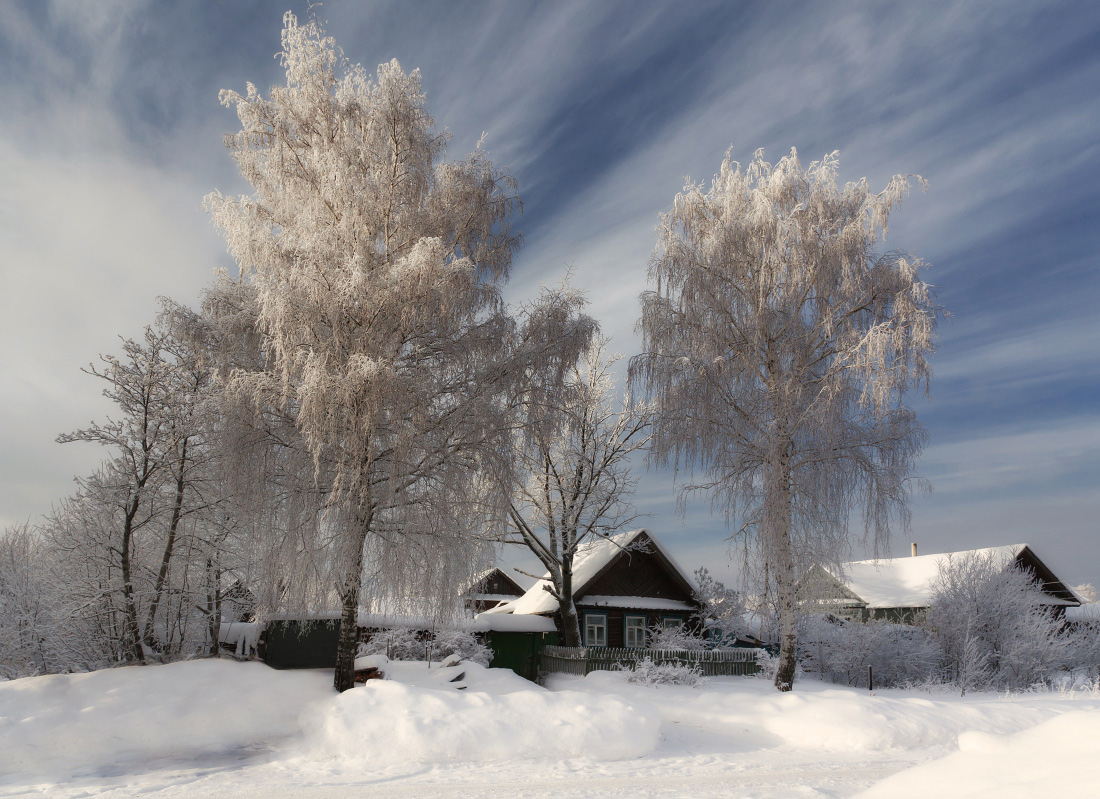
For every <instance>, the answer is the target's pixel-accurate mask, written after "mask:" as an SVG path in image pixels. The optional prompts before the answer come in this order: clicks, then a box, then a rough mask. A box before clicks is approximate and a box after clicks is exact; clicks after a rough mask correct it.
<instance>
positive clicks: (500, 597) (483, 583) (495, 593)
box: [466, 569, 523, 613]
mask: <svg viewBox="0 0 1100 799" xmlns="http://www.w3.org/2000/svg"><path fill="white" fill-rule="evenodd" d="M521 596H523V586H521V585H520V584H519V583H517V582H516V581H515V580H513V579H512V578H511V577H509V576H508V575H507V574H505V573H504V572H503V571H502V570H500V569H489V570H488V571H486V572H483V573H482V574H480V575H478V576H477V577H476V578H475V579H474V581H473V583H471V585H470V587H469V589H468V590H467V592H466V607H467V608H468V609H469V610H472V611H473V612H474V613H481V612H482V611H485V610H488V609H489V608H495V607H496V606H497V605H499V604H500V603H501V602H511V601H512V600H514V599H518V598H519V597H521Z"/></svg>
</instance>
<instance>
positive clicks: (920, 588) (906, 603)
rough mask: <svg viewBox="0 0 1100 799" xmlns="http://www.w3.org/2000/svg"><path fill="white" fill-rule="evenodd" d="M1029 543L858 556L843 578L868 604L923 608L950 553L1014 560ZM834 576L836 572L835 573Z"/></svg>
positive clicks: (1062, 601) (1058, 601)
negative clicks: (907, 554)
mask: <svg viewBox="0 0 1100 799" xmlns="http://www.w3.org/2000/svg"><path fill="white" fill-rule="evenodd" d="M1027 548H1028V545H1027V544H1006V545H1003V546H997V547H985V548H983V549H971V550H964V551H960V552H944V553H940V554H936V555H917V556H915V557H907V558H883V559H881V560H857V561H851V562H849V563H843V564H841V568H842V570H843V573H844V577H843V578H841V582H844V583H846V584H847V586H848V588H850V589H851V590H852V592H854V593H855V594H857V595H858V596H859V597H860V598H861V599H862V600H864V601H865V602H866V603H867V607H868V608H922V607H928V605H929V604H930V603H931V594H932V584H933V582H935V580H936V578H937V577H938V576H939V573H940V563H942V562H943V561H944V560H945V559H946V558H947V557H948V556H953V557H961V556H964V555H969V554H974V555H978V556H981V557H990V556H992V558H993V559H994V560H995V561H1003V562H1004V563H1006V564H1007V563H1011V562H1012V561H1013V560H1015V559H1016V558H1017V557H1018V556H1019V555H1020V554H1021V553H1022V552H1023V551H1024V550H1025V549H1027ZM834 576H837V575H835V574H834ZM1048 604H1057V605H1074V604H1076V603H1075V602H1073V601H1071V600H1066V599H1059V598H1057V597H1053V596H1051V597H1049V599H1048Z"/></svg>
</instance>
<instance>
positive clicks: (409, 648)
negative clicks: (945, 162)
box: [358, 627, 493, 666]
mask: <svg viewBox="0 0 1100 799" xmlns="http://www.w3.org/2000/svg"><path fill="white" fill-rule="evenodd" d="M358 654H359V656H364V655H385V656H386V657H388V658H389V659H390V660H428V659H429V658H430V659H431V660H433V661H434V660H443V659H445V658H446V657H448V656H449V655H455V656H457V657H459V658H461V659H462V660H467V661H470V662H472V663H477V664H479V665H482V666H488V665H489V661H490V660H492V657H493V650H491V649H490V648H489V647H487V646H486V645H485V644H483V643H482V642H481V640H480V639H479V638H478V637H477V636H476V635H474V634H473V633H471V632H469V631H468V630H436V631H435V634H434V635H433V634H430V633H418V632H417V631H416V630H411V629H407V628H404V627H395V628H393V629H389V630H379V631H378V632H376V633H374V634H373V635H372V636H371V637H370V640H369V641H366V642H365V643H361V644H360V645H359V652H358Z"/></svg>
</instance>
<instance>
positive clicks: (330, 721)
mask: <svg viewBox="0 0 1100 799" xmlns="http://www.w3.org/2000/svg"><path fill="white" fill-rule="evenodd" d="M452 672H453V673H454V676H457V675H458V674H459V673H461V674H464V679H463V680H462V682H463V683H464V684H465V685H466V686H467V688H466V690H462V691H459V690H456V689H455V688H454V687H452V684H451V683H449V682H448V681H447V679H445V678H448V677H450V676H451V673H452ZM387 676H388V677H393V678H395V679H393V680H390V679H387V680H371V681H369V682H368V683H367V684H366V685H364V686H362V687H361V688H356V689H354V690H351V691H346V692H345V693H343V694H340V695H338V696H332V697H330V698H329V699H327V700H325V701H324V702H321V703H318V704H317V705H315V706H313V707H311V708H310V709H309V710H308V711H307V713H306V714H305V716H304V725H305V727H306V730H307V747H308V749H309V754H310V755H311V756H313V757H335V758H339V759H345V760H360V761H362V762H363V763H364V764H372V763H373V764H383V763H384V764H396V763H407V762H421V763H425V762H446V761H451V760H462V761H502V760H524V761H526V760H531V759H534V758H556V759H561V758H563V757H574V756H585V757H589V758H592V759H599V760H619V759H625V758H631V757H639V756H641V755H644V754H646V753H648V752H650V751H652V750H653V749H654V748H655V747H656V745H657V742H658V738H659V728H660V714H659V713H658V711H657V709H656V708H655V707H653V706H652V705H650V704H648V703H645V702H638V701H631V700H627V699H623V698H621V697H615V696H593V695H590V694H582V693H578V692H573V691H561V692H551V691H547V690H545V689H542V688H539V687H537V686H535V685H533V684H531V683H530V682H528V681H526V680H524V679H522V678H520V677H517V676H516V675H515V674H513V673H511V672H509V671H504V670H501V669H485V668H483V667H481V666H478V665H477V664H474V663H463V664H462V665H461V666H456V667H453V668H452V669H450V670H443V673H442V675H440V670H438V669H432V670H428V669H426V668H424V667H423V664H406V663H396V662H391V663H389V664H388V665H387Z"/></svg>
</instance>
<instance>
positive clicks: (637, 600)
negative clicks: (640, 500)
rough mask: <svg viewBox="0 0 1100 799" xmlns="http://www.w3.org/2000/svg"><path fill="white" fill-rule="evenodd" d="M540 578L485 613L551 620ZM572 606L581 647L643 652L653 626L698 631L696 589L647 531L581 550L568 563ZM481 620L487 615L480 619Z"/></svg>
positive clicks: (545, 582) (552, 606)
mask: <svg viewBox="0 0 1100 799" xmlns="http://www.w3.org/2000/svg"><path fill="white" fill-rule="evenodd" d="M549 585H550V582H549V575H545V576H544V577H543V579H541V580H539V581H538V582H537V583H535V585H533V586H532V587H531V588H530V589H529V590H528V591H527V592H526V593H524V594H523V596H521V597H519V598H518V599H516V600H514V601H511V602H507V603H505V604H503V605H500V606H498V607H496V608H494V609H492V610H490V611H487V613H491V614H499V613H511V614H515V615H539V616H546V617H549V618H552V619H553V620H554V623H555V626H556V627H557V628H558V630H559V631H560V629H561V619H560V616H559V613H558V602H557V600H556V599H554V597H553V596H552V595H551V594H550V593H549V592H548V591H547V590H546V587H547V586H549ZM573 586H574V590H573V602H574V604H575V605H576V607H577V615H578V617H579V621H580V626H581V640H582V642H583V644H584V645H585V646H590V647H591V646H611V647H632V648H633V647H637V648H641V647H644V646H645V644H646V630H648V629H650V628H652V627H655V626H664V627H669V626H672V627H685V626H686V627H689V628H692V629H695V630H698V629H699V627H700V624H701V622H700V620H699V618H698V613H699V611H700V610H701V608H702V606H701V605H700V604H699V602H698V601H697V600H696V599H695V583H694V581H693V580H692V578H691V575H689V574H688V573H687V572H685V571H684V570H683V568H682V567H681V566H680V565H679V564H678V563H677V562H676V560H675V559H674V558H673V557H672V555H671V554H669V552H668V550H667V549H665V547H664V546H663V545H662V544H661V542H660V541H658V540H657V537H656V536H654V535H653V533H651V532H650V531H649V530H634V531H632V532H629V533H620V534H618V535H613V536H609V537H607V538H599V539H596V540H595V541H592V542H589V543H588V544H586V545H584V546H583V547H582V548H581V550H580V551H579V552H578V553H577V556H576V558H575V559H574V561H573ZM483 615H486V614H483Z"/></svg>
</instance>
